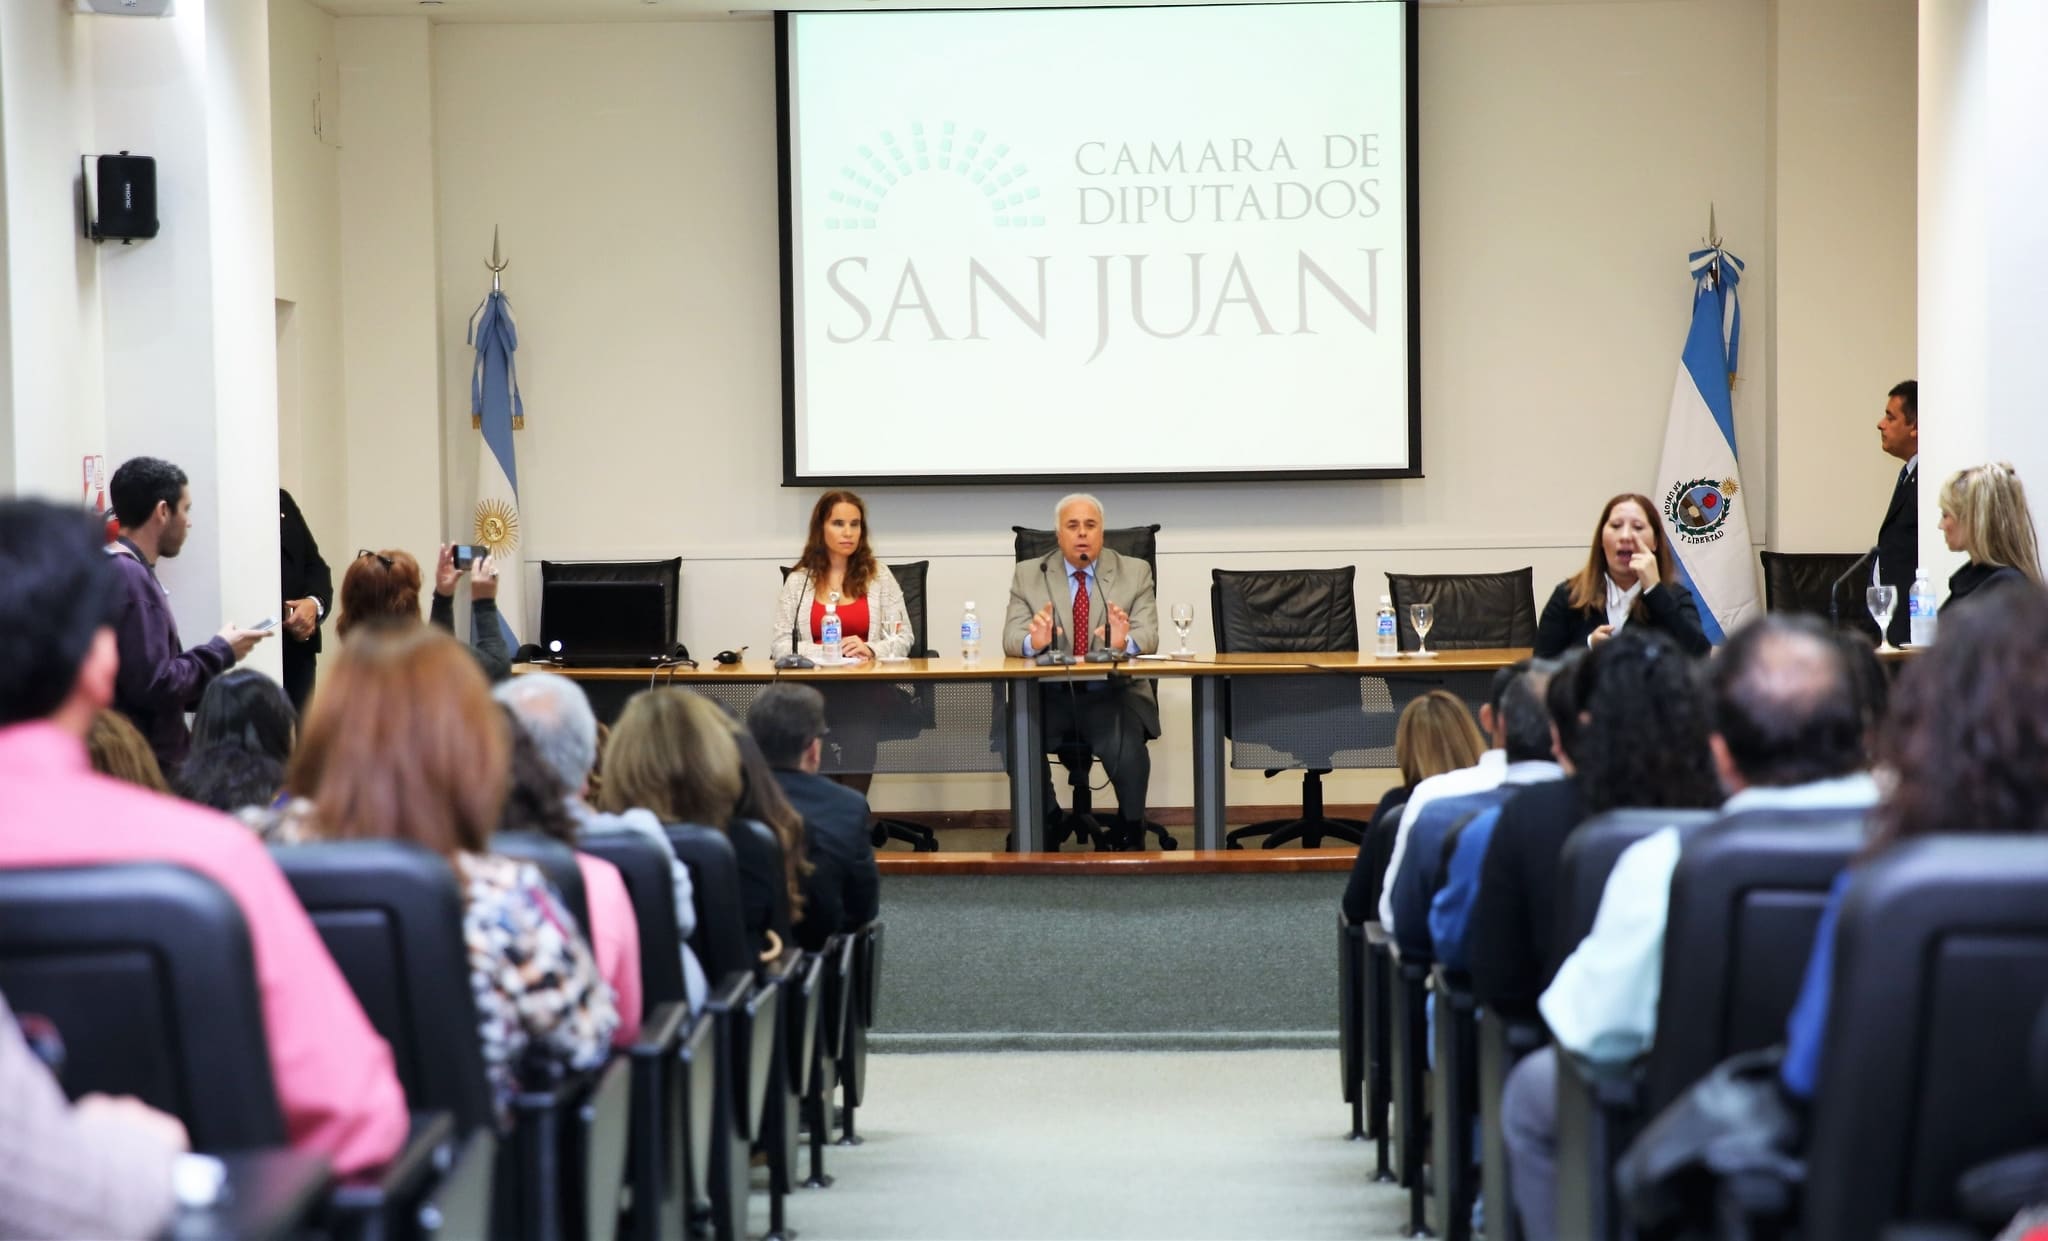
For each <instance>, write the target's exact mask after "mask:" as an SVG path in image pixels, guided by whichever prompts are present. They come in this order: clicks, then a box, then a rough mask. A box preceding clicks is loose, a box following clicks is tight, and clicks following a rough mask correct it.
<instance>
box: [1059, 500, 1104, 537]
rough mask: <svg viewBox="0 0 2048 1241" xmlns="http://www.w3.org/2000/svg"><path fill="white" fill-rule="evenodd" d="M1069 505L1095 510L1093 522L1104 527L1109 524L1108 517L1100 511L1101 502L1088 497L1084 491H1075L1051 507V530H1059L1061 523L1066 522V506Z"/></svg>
mask: <svg viewBox="0 0 2048 1241" xmlns="http://www.w3.org/2000/svg"><path fill="white" fill-rule="evenodd" d="M1070 504H1086V505H1088V506H1089V507H1090V508H1092V509H1094V510H1095V520H1097V521H1099V522H1101V523H1102V524H1103V525H1105V526H1107V525H1108V524H1109V517H1108V515H1107V514H1105V513H1104V512H1103V511H1102V501H1100V500H1098V499H1096V498H1095V497H1094V496H1091V495H1089V494H1088V493H1087V492H1085V491H1076V492H1074V493H1073V494H1071V495H1064V496H1061V497H1060V502H1059V503H1058V504H1055V505H1053V506H1052V528H1053V529H1055V530H1057V529H1059V528H1060V525H1061V523H1062V522H1064V521H1065V520H1066V512H1067V506H1068V505H1070Z"/></svg>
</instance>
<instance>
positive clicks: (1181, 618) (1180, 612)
mask: <svg viewBox="0 0 2048 1241" xmlns="http://www.w3.org/2000/svg"><path fill="white" fill-rule="evenodd" d="M1171 615H1172V616H1173V627H1174V628H1175V629H1178V630H1179V631H1180V648H1179V649H1178V650H1175V651H1172V652H1170V653H1171V654H1173V655H1174V656H1176V657H1178V658H1182V659H1185V658H1187V657H1188V656H1190V655H1193V654H1194V652H1193V651H1191V650H1189V649H1188V627H1189V626H1191V625H1193V624H1194V623H1195V609H1194V608H1193V607H1191V606H1189V605H1188V604H1185V603H1176V604H1174V605H1173V612H1172V613H1171Z"/></svg>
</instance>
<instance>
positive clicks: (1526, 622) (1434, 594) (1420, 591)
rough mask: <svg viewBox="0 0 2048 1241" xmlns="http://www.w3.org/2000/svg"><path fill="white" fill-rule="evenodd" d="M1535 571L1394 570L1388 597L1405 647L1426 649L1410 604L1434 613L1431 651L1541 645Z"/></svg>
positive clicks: (1398, 633) (1400, 643)
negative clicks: (1425, 606)
mask: <svg viewBox="0 0 2048 1241" xmlns="http://www.w3.org/2000/svg"><path fill="white" fill-rule="evenodd" d="M1530 575H1531V570H1529V569H1526V568H1524V569H1512V570H1509V571H1508V572H1506V573H1389V574H1387V597H1388V599H1389V601H1390V602H1392V603H1393V605H1394V632H1395V633H1396V634H1397V635H1398V640H1399V645H1400V649H1402V650H1404V651H1413V650H1417V649H1419V648H1420V647H1421V645H1422V641H1421V639H1420V637H1418V636H1417V635H1416V632H1415V625H1414V623H1413V622H1412V621H1410V620H1409V618H1408V608H1409V605H1411V604H1416V603H1427V604H1430V605H1432V606H1433V607H1434V609H1435V613H1436V615H1435V617H1434V618H1433V620H1432V621H1431V623H1430V627H1429V649H1430V650H1433V651H1472V650H1484V649H1489V648H1495V647H1525V646H1534V645H1536V595H1535V588H1534V586H1533V585H1532V584H1531V580H1530Z"/></svg>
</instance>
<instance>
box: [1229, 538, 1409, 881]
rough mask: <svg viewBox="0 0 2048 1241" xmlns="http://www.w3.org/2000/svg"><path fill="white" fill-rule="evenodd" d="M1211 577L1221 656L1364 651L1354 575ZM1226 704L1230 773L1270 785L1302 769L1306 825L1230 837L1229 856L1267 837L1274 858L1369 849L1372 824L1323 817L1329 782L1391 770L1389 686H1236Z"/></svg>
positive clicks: (1302, 682) (1353, 681) (1262, 679)
mask: <svg viewBox="0 0 2048 1241" xmlns="http://www.w3.org/2000/svg"><path fill="white" fill-rule="evenodd" d="M1210 574H1211V583H1210V587H1209V603H1210V615H1211V617H1212V618H1213V622H1214V625H1215V630H1216V649H1217V650H1218V651H1219V652H1224V653H1231V652H1239V651H1247V652H1258V653H1262V654H1285V653H1287V652H1289V651H1301V652H1320V651H1355V650H1357V649H1358V608H1357V605H1356V603H1355V602H1354V601H1353V599H1352V592H1353V582H1354V580H1355V578H1356V576H1357V570H1356V569H1354V568H1351V567H1349V566H1346V567H1345V568H1341V569H1263V570H1236V569H1213V570H1211V571H1210ZM1225 694H1226V695H1227V696H1226V698H1225V700H1224V733H1225V735H1226V736H1228V737H1229V738H1230V740H1231V750H1230V765H1231V766H1233V767H1239V768H1251V769H1263V770H1264V771H1265V773H1266V778H1267V779H1269V780H1270V779H1272V778H1273V777H1274V776H1277V775H1279V774H1280V773H1281V772H1282V771H1286V770H1289V769H1292V768H1296V767H1299V768H1301V769H1302V780H1301V815H1300V817H1298V818H1293V819H1279V820H1275V821H1273V822H1269V823H1253V824H1250V825H1249V826H1246V827H1240V828H1237V829H1235V830H1233V831H1232V832H1230V834H1229V835H1228V836H1227V837H1225V840H1226V842H1227V844H1228V847H1230V848H1232V849H1241V848H1243V847H1244V845H1243V843H1242V842H1243V841H1245V840H1246V839H1248V838H1251V837H1254V836H1264V837H1265V838H1266V840H1265V847H1266V848H1268V849H1273V848H1278V847H1279V846H1281V845H1283V844H1287V843H1289V842H1291V841H1296V840H1299V841H1301V842H1303V843H1304V844H1305V845H1307V846H1308V847H1309V848H1311V849H1313V848H1316V847H1318V846H1320V845H1321V844H1322V843H1323V837H1325V836H1335V837H1336V838H1337V839H1339V840H1346V841H1349V842H1351V843H1352V844H1360V843H1362V842H1363V841H1364V839H1365V829H1366V824H1364V823H1361V822H1359V821H1357V820H1355V819H1332V818H1330V817H1328V816H1326V815H1325V814H1324V813H1323V777H1324V776H1326V775H1328V774H1330V772H1331V771H1332V770H1333V769H1334V768H1336V767H1339V766H1359V767H1364V766H1380V767H1391V766H1393V741H1394V715H1393V697H1392V695H1391V693H1390V691H1389V690H1388V687H1387V682H1386V681H1385V679H1384V678H1381V677H1356V676H1352V675H1349V674H1345V675H1341V676H1340V675H1336V674H1332V673H1309V674H1308V675H1304V676H1256V677H1232V678H1230V679H1229V680H1228V682H1227V683H1226V686H1225Z"/></svg>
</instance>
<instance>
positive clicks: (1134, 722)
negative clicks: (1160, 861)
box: [1003, 495, 1159, 849]
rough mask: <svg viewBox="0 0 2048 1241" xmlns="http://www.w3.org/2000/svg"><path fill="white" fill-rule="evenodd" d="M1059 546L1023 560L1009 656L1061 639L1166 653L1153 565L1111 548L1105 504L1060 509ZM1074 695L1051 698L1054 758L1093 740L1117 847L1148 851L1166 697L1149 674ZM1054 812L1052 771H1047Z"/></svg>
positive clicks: (1009, 616)
mask: <svg viewBox="0 0 2048 1241" xmlns="http://www.w3.org/2000/svg"><path fill="white" fill-rule="evenodd" d="M1053 527H1054V531H1055V533H1056V534H1057V535H1058V538H1059V547H1058V548H1057V549H1056V550H1054V551H1050V552H1047V553H1046V554H1045V555H1043V556H1040V557H1038V558H1036V559H1034V560H1026V561H1024V562H1022V563H1020V564H1019V565H1018V566H1017V567H1016V569H1015V571H1014V572H1013V573H1012V574H1011V576H1010V601H1009V605H1008V609H1007V611H1006V612H1005V613H1004V616H1003V653H1004V654H1005V655H1008V656H1010V657H1012V658H1017V657H1022V658H1024V659H1030V658H1032V657H1033V656H1035V655H1038V654H1040V653H1042V652H1044V651H1047V650H1050V649H1051V648H1052V646H1053V644H1054V643H1055V642H1056V641H1057V642H1060V643H1063V644H1064V648H1065V650H1066V651H1067V653H1069V654H1072V655H1075V656H1077V657H1079V656H1085V655H1087V654H1088V652H1090V651H1097V650H1115V651H1121V652H1123V653H1124V654H1126V655H1145V654H1149V653H1151V652H1153V651H1156V650H1158V649H1159V601H1158V598H1157V596H1156V595H1155V594H1154V592H1153V589H1152V567H1151V566H1150V565H1148V564H1146V563H1145V562H1144V561H1143V560H1140V559H1139V558H1138V557H1136V556H1122V555H1119V554H1118V553H1116V552H1115V551H1112V550H1111V549H1109V548H1108V547H1105V546H1104V545H1103V541H1102V540H1103V533H1104V517H1103V513H1102V502H1101V501H1100V500H1097V499H1096V498H1095V497H1094V496H1090V495H1070V496H1067V497H1066V498H1064V499H1062V500H1061V501H1060V502H1059V503H1058V504H1057V505H1055V506H1054V507H1053ZM1071 688H1072V690H1073V692H1072V693H1058V694H1047V695H1045V723H1044V730H1043V731H1044V738H1045V752H1046V753H1047V754H1057V753H1059V751H1060V749H1061V747H1063V746H1069V745H1074V744H1076V743H1078V744H1081V745H1085V746H1087V747H1088V750H1089V751H1090V752H1091V753H1093V754H1094V755H1095V757H1097V758H1098V759H1100V760H1102V769H1103V770H1104V771H1105V772H1107V773H1108V774H1109V783H1110V786H1111V787H1113V788H1114V789H1115V790H1116V813H1117V821H1116V822H1115V824H1113V825H1112V826H1111V829H1110V832H1109V834H1108V838H1109V840H1110V841H1111V842H1112V843H1113V844H1114V845H1115V847H1117V848H1122V849H1142V848H1144V847H1145V796H1146V788H1147V786H1148V785H1149V784H1150V783H1151V781H1152V753H1151V750H1150V749H1149V747H1150V745H1151V743H1152V739H1153V738H1155V737H1157V736H1158V735H1159V696H1158V694H1157V693H1156V692H1155V691H1154V689H1153V686H1152V682H1151V681H1149V680H1148V679H1146V678H1144V677H1117V678H1112V679H1110V680H1108V681H1099V682H1094V683H1085V684H1078V685H1073V686H1072V687H1071ZM1041 779H1042V780H1043V781H1044V784H1045V804H1046V807H1047V809H1048V810H1052V809H1054V808H1056V807H1057V806H1058V805H1059V803H1058V802H1057V801H1055V800H1054V799H1053V792H1052V775H1051V772H1050V771H1049V770H1048V771H1047V772H1046V773H1044V774H1043V775H1042V776H1041Z"/></svg>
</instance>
